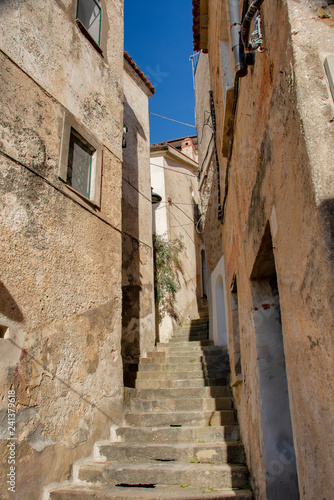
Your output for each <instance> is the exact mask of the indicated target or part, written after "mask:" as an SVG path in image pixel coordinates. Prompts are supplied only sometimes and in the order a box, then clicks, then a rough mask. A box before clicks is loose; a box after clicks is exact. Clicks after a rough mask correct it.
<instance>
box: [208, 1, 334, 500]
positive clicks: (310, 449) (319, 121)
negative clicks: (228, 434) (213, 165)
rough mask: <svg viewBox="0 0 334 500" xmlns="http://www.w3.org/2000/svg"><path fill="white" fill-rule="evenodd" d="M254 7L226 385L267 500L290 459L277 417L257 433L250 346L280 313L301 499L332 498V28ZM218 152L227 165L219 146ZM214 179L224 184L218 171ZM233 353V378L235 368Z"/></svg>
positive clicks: (258, 375) (230, 227) (233, 196)
mask: <svg viewBox="0 0 334 500" xmlns="http://www.w3.org/2000/svg"><path fill="white" fill-rule="evenodd" d="M219 3H220V2H214V1H211V2H210V5H209V43H208V45H209V62H210V73H211V80H212V82H213V84H212V85H213V90H214V98H215V106H216V114H217V117H218V118H217V134H218V137H221V136H222V128H221V127H222V120H221V119H220V113H221V114H222V113H223V111H224V108H223V104H222V102H221V98H222V89H220V90H219V85H221V81H220V78H219V65H220V61H219V40H220V36H221V34H220V32H219V29H218V28H217V17H218V16H216V15H215V16H214V17H212V12H216V9H217V8H218V7H219ZM225 4H227V2H225ZM217 6H218V7H217ZM210 9H211V10H210ZM262 10H263V12H262V13H263V22H264V34H265V38H264V43H265V47H266V49H267V50H266V51H265V52H264V53H262V54H260V53H258V52H257V53H256V62H255V65H254V67H253V68H250V69H249V72H248V76H247V77H245V78H244V79H242V80H241V81H240V94H239V99H238V107H237V114H236V126H235V137H234V146H233V153H232V158H231V165H230V166H231V168H230V175H229V184H228V185H229V189H228V195H227V199H226V215H225V221H224V225H223V229H222V236H223V254H224V260H225V275H226V289H227V290H228V293H227V299H228V304H229V307H228V308H229V332H230V339H229V343H230V356H231V366H232V382H233V383H234V384H235V388H234V395H235V399H236V405H237V409H238V413H239V421H240V424H241V429H242V439H243V442H244V444H245V448H246V453H247V459H248V464H249V466H250V469H251V474H252V480H253V486H254V489H255V494H256V497H257V498H259V499H266V498H279V496H278V497H275V496H272V494H273V493H272V492H271V491H270V487H269V486H270V485H269V486H268V483H267V484H266V481H265V474H266V472H267V473H268V471H269V476H270V477H271V478H272V479H273V481H274V482H275V481H278V482H279V480H280V479H279V478H280V474H281V471H282V470H284V468H285V466H286V465H287V463H290V464H291V463H292V462H293V457H292V452H291V450H290V448H289V446H290V445H289V446H288V445H285V444H284V441H282V442H281V441H275V436H274V434H275V428H276V427H277V425H278V420H279V419H278V420H277V421H276V423H275V424H274V425H273V429H272V433H271V435H270V433H269V436H268V435H264V421H263V419H262V416H264V415H265V414H266V412H268V411H270V410H271V412H272V413H273V412H275V411H276V410H275V408H274V406H273V407H272V408H270V407H268V406H267V407H265V398H264V394H263V389H264V385H263V367H264V365H265V363H266V362H267V361H268V358H267V356H268V353H264V351H263V350H261V348H260V347H261V346H260V343H259V342H262V340H261V339H262V337H261V336H262V335H263V332H261V325H264V324H266V321H268V318H270V317H271V318H275V317H277V321H280V319H279V318H281V322H282V329H281V330H282V335H283V338H282V340H283V351H282V352H283V358H282V359H283V361H284V364H285V366H284V370H285V367H286V376H287V388H286V389H284V387H283V386H284V383H283V378H282V379H281V384H282V385H281V391H282V395H283V392H284V391H285V390H287V391H288V400H289V406H290V412H291V421H292V433H293V442H294V452H295V454H296V460H297V471H298V481H299V493H300V497H301V498H305V499H310V500H311V499H313V498H330V496H331V494H332V493H331V492H332V490H333V485H334V476H333V471H332V468H331V464H332V463H333V449H334V448H333V443H332V438H331V434H332V431H331V429H332V428H333V414H334V401H333V395H332V386H333V382H334V380H333V370H332V358H333V347H334V345H333V336H332V331H333V323H334V317H333V303H334V296H333V272H332V271H333V267H332V262H333V231H332V228H333V210H332V206H333V193H334V188H333V186H334V184H333V180H334V174H333V168H332V163H333V162H332V153H331V151H332V150H333V146H334V139H333V116H334V115H333V112H334V107H333V99H332V96H331V94H330V91H329V86H328V82H327V78H326V74H325V71H324V66H323V63H324V59H325V57H326V56H327V55H329V53H330V50H331V47H333V42H334V31H333V28H332V26H331V24H330V23H328V22H327V23H326V22H325V21H326V20H325V19H320V18H319V17H318V12H317V11H315V10H314V9H313V6H312V8H310V7H309V6H308V4H307V3H304V2H303V3H299V2H298V3H297V2H294V1H290V0H288V1H287V0H286V1H282V2H276V3H272V2H264V4H263V8H262ZM210 12H211V14H210ZM221 86H222V85H221ZM215 89H216V90H215ZM218 152H219V157H220V164H221V165H224V161H225V160H224V159H223V158H222V152H221V148H220V147H219V150H218ZM221 175H222V179H221V184H222V186H223V189H224V186H225V172H224V170H222V172H221ZM268 231H269V233H268ZM268 235H269V236H268ZM270 238H272V243H271V240H270ZM270 252H271V253H270ZM266 259H267V260H266ZM275 275H277V283H278V291H279V302H280V312H279V308H278V304H277V303H276V302H275V301H276V298H277V296H276V295H275V294H274V295H273V296H272V294H271V292H270V288H268V283H269V281H266V280H267V278H268V280H269V278H270V279H271V280H273V279H274V278H275ZM235 277H236V279H237V291H235V290H234V294H233V295H234V296H233V297H232V294H231V293H230V292H229V290H231V289H232V285H233V283H234V281H235ZM271 286H274V285H273V283H272V282H271ZM258 287H260V288H261V287H262V292H263V291H265V293H264V292H263V293H262V294H261V293H260V292H259V290H258ZM266 287H267V288H266ZM266 290H267V291H266ZM236 297H237V301H235V298H236ZM275 297H276V298H275ZM267 299H268V300H267ZM269 299H270V301H269ZM271 299H272V300H271ZM232 300H233V304H232ZM268 301H269V302H268ZM272 302H273V303H272ZM236 304H237V306H236ZM232 306H233V311H234V312H235V310H236V307H237V310H238V314H239V322H238V323H239V325H238V327H237V326H236V323H235V322H234V324H233V316H232V314H231V312H232ZM278 312H279V314H280V315H277V314H278ZM233 326H234V331H233ZM236 330H238V331H236ZM270 335H271V331H270V330H268V336H270ZM268 336H267V338H269V337H268ZM238 337H240V338H238ZM267 338H265V342H266V341H267ZM239 340H240V346H239V348H237V349H235V346H236V345H237V344H238V342H239ZM268 347H269V349H270V348H271V347H270V346H268ZM238 356H239V358H240V357H241V373H239V374H238V373H237V372H236V369H235V366H236V364H237V363H234V361H235V360H234V357H235V358H237V357H238ZM284 358H285V359H284ZM275 367H276V368H275ZM277 367H278V365H277V362H276V361H273V363H272V364H271V365H270V364H269V369H270V370H271V375H272V379H273V381H274V382H273V383H276V382H275V380H278V379H277V377H278V372H279V369H281V367H280V368H279V369H278V368H277ZM238 375H239V377H238ZM278 386H279V384H278V385H277V386H276V387H275V390H276V389H277V387H278ZM278 394H279V392H278ZM264 418H265V417H264ZM270 439H271V440H272V443H271V445H272V447H274V446H275V443H276V446H278V448H279V450H278V451H277V457H278V459H277V460H274V461H271V462H270V461H269V462H268V461H265V458H264V457H266V456H267V453H266V452H267V450H266V446H267V445H266V443H267V444H268V442H269V441H270ZM268 440H269V441H268ZM290 452H291V453H290ZM274 462H275V463H274ZM267 477H268V476H267ZM276 484H277V483H276ZM281 491H283V490H281ZM276 494H277V493H276ZM284 495H285V496H287V497H289V496H288V495H286V494H285V493H284ZM294 498H295V497H294Z"/></svg>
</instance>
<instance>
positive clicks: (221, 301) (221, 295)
mask: <svg viewBox="0 0 334 500" xmlns="http://www.w3.org/2000/svg"><path fill="white" fill-rule="evenodd" d="M215 309H216V318H217V339H215V340H216V341H215V344H217V345H221V346H227V330H226V308H225V287H224V280H223V277H222V275H221V274H219V275H218V276H217V280H216V286H215Z"/></svg>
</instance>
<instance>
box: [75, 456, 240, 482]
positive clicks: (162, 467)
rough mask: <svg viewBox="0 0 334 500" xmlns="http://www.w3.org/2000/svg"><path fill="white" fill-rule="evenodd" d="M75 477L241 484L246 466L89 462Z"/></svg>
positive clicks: (97, 480)
mask: <svg viewBox="0 0 334 500" xmlns="http://www.w3.org/2000/svg"><path fill="white" fill-rule="evenodd" d="M78 474H79V480H81V481H87V482H88V483H93V484H94V483H95V484H96V483H100V484H104V485H110V486H115V485H121V484H124V485H130V484H133V485H140V484H141V485H143V484H146V485H149V484H151V485H162V484H164V485H175V486H176V485H180V484H185V485H186V484H190V485H191V486H192V487H199V488H213V489H214V488H232V487H233V488H245V487H247V486H248V470H247V467H245V466H243V465H228V464H219V465H216V464H213V465H211V464H210V465H208V464H201V463H189V464H188V463H184V462H163V463H158V462H157V463H152V462H116V463H113V462H103V463H99V462H93V463H85V464H83V465H82V466H81V467H80V469H79V473H78Z"/></svg>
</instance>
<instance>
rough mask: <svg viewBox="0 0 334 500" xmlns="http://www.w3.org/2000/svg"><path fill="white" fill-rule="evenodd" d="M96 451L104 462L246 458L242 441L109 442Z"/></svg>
mask: <svg viewBox="0 0 334 500" xmlns="http://www.w3.org/2000/svg"><path fill="white" fill-rule="evenodd" d="M98 450H99V454H100V456H101V457H103V458H104V459H106V460H107V462H114V461H118V462H120V461H125V460H145V461H148V460H150V461H175V462H187V463H191V462H194V463H227V462H228V463H233V464H243V463H244V462H245V460H246V459H245V453H244V449H243V446H242V444H241V443H223V444H214V443H207V444H205V443H200V444H192V443H168V444H160V443H149V444H146V443H129V444H128V443H111V444H101V445H98Z"/></svg>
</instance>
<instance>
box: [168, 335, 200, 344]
mask: <svg viewBox="0 0 334 500" xmlns="http://www.w3.org/2000/svg"><path fill="white" fill-rule="evenodd" d="M206 340H207V337H206V336H205V335H191V336H189V335H181V336H177V337H172V338H171V339H170V341H169V344H174V342H205V341H206Z"/></svg>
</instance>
